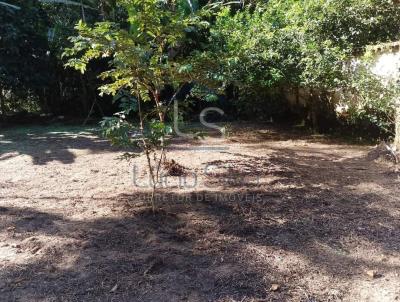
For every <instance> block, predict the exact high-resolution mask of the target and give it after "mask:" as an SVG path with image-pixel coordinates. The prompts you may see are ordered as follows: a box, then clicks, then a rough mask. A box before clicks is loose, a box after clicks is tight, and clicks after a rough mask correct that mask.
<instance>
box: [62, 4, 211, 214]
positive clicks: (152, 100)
mask: <svg viewBox="0 0 400 302" xmlns="http://www.w3.org/2000/svg"><path fill="white" fill-rule="evenodd" d="M185 2H186V1H185ZM120 4H121V5H123V7H124V8H125V10H126V12H127V14H128V19H127V22H128V23H129V29H125V28H121V26H120V25H119V24H116V23H112V22H99V23H96V24H95V26H94V27H90V26H88V25H87V24H85V23H84V22H82V21H81V22H79V24H78V25H77V26H76V29H77V30H78V33H79V35H78V36H76V37H73V38H71V41H72V42H73V44H74V46H73V48H70V49H67V50H66V51H65V56H68V57H70V59H69V61H68V63H67V64H66V65H67V66H70V67H73V68H75V69H77V70H80V71H81V72H82V73H84V72H85V70H86V66H87V64H88V63H89V62H91V61H93V60H95V59H99V58H108V60H109V64H110V69H109V70H107V71H105V72H103V73H101V74H100V77H101V78H102V79H104V80H105V81H107V84H104V85H103V86H101V87H100V94H110V95H113V96H114V97H115V98H116V99H119V100H120V101H121V109H122V111H121V112H119V113H117V114H115V116H114V117H111V118H107V119H105V120H104V121H103V123H102V125H103V128H104V134H105V135H106V136H107V137H108V138H110V139H111V141H112V142H113V143H114V144H117V145H120V146H125V147H131V148H133V147H135V146H138V145H139V146H140V147H141V148H142V149H143V151H144V153H145V155H146V158H147V163H148V169H149V174H150V176H151V179H152V186H153V190H152V197H151V203H152V207H153V210H154V208H155V205H154V192H155V190H156V187H157V185H158V182H159V171H160V166H161V164H162V161H163V160H164V159H165V143H166V142H165V138H166V136H167V135H168V134H169V133H170V132H171V128H170V127H169V126H168V125H167V124H166V111H167V108H168V105H169V104H170V102H171V100H163V99H162V97H161V92H162V90H163V88H164V87H165V85H167V84H168V85H172V86H174V87H175V89H178V86H179V84H180V83H182V82H185V81H186V80H190V79H191V77H190V74H189V73H188V71H189V68H187V66H185V65H183V64H182V63H181V62H183V61H184V59H186V60H187V52H185V50H184V48H183V46H184V43H185V41H186V40H187V39H188V38H187V33H188V32H190V31H193V30H195V29H196V26H198V25H200V26H202V25H205V24H204V23H202V22H199V19H198V18H197V16H196V15H195V14H193V13H192V12H190V13H187V11H186V10H185V9H184V5H180V4H182V3H180V1H171V2H165V1H158V0H129V1H128V0H122V1H120ZM132 112H137V113H138V116H139V122H138V123H134V122H132V120H130V119H129V117H130V116H131V114H132ZM135 133H136V134H137V133H139V134H138V135H135ZM156 150H159V151H160V152H159V155H158V157H156V156H155V155H154V160H153V161H155V163H153V162H152V157H151V154H152V153H154V154H155V152H156ZM132 156H135V154H134V153H127V154H126V157H127V158H130V157H132Z"/></svg>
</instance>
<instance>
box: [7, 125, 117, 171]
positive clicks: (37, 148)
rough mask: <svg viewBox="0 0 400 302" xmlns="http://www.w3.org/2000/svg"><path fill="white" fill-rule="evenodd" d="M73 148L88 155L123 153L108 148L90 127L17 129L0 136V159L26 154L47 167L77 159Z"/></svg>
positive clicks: (69, 162)
mask: <svg viewBox="0 0 400 302" xmlns="http://www.w3.org/2000/svg"><path fill="white" fill-rule="evenodd" d="M73 149H75V150H89V151H90V152H91V153H108V152H116V151H123V150H122V149H121V148H117V147H113V146H110V143H109V142H108V141H107V140H105V139H103V138H101V137H100V136H99V130H98V129H95V128H89V127H86V128H84V127H61V126H55V127H36V128H33V130H30V129H29V128H27V129H25V128H21V129H19V128H16V129H14V130H8V131H3V132H2V133H0V160H7V159H10V158H13V157H15V156H18V155H21V154H26V155H29V156H30V157H31V158H32V162H33V164H34V165H46V164H47V163H49V162H52V161H58V162H61V163H63V164H71V163H73V162H74V161H75V158H76V155H75V154H74V153H73V152H72V151H71V150H73Z"/></svg>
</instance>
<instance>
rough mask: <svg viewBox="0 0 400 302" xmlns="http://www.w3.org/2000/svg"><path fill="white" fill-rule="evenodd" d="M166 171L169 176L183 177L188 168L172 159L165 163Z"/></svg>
mask: <svg viewBox="0 0 400 302" xmlns="http://www.w3.org/2000/svg"><path fill="white" fill-rule="evenodd" d="M164 170H165V171H166V173H167V175H169V176H182V175H185V174H186V170H187V168H186V167H184V166H182V165H180V164H178V163H177V162H176V161H174V160H173V159H171V160H166V161H165V162H164Z"/></svg>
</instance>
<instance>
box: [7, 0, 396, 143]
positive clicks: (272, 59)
mask: <svg viewBox="0 0 400 302" xmlns="http://www.w3.org/2000/svg"><path fill="white" fill-rule="evenodd" d="M399 17H400V6H399V5H398V4H397V2H396V1H393V0H346V1H343V0H332V1H323V0H285V1H283V0H270V1H238V2H236V1H233V2H226V3H224V2H217V1H208V2H207V1H194V0H191V1H190V0H180V1H179V0H176V1H161V0H152V1H150V0H146V1H135V0H131V1H128V0H119V1H115V0H85V1H80V2H79V1H77V2H74V1H63V0H59V1H46V0H42V1H39V0H15V1H11V0H9V1H7V3H6V2H1V3H0V62H1V63H0V100H1V116H2V120H3V121H4V120H8V121H9V122H10V121H17V122H24V121H29V120H31V119H33V118H35V117H36V116H38V115H40V114H41V115H42V116H43V115H46V116H52V117H55V116H60V115H63V116H68V117H71V118H81V119H84V118H86V117H87V116H88V115H91V116H92V117H102V116H103V117H104V116H111V115H113V114H114V113H116V112H121V108H120V107H119V106H120V105H121V104H122V106H123V108H122V110H123V111H124V114H125V115H124V116H126V114H128V115H129V114H131V113H133V112H135V110H136V109H135V108H136V107H137V99H138V98H141V99H142V100H143V101H147V100H149V101H154V103H152V104H153V105H148V104H150V103H146V104H147V105H146V104H145V105H144V106H145V109H149V110H150V112H151V110H153V115H152V114H151V113H150V116H151V117H154V116H158V117H160V122H164V120H168V119H169V109H168V106H169V105H170V104H171V102H172V100H173V99H174V98H179V99H181V100H185V104H186V105H185V108H186V109H185V112H184V113H183V114H182V117H184V118H187V119H188V118H189V119H190V118H191V116H192V115H193V113H195V112H196V113H197V112H198V109H199V108H201V107H204V106H206V105H207V104H208V103H209V102H214V105H215V106H218V107H221V108H222V109H223V110H224V111H225V112H227V113H228V115H227V116H228V118H229V119H232V120H234V119H246V120H261V121H270V120H271V119H272V120H280V121H286V122H289V123H291V124H299V123H300V124H302V125H305V126H308V127H310V128H313V129H314V130H315V131H332V130H334V129H338V127H348V126H351V127H348V128H347V129H353V130H354V129H361V130H362V132H364V134H368V135H370V134H374V135H377V136H382V137H387V136H390V135H392V134H393V133H394V129H395V112H396V110H395V102H394V96H395V94H396V93H397V87H396V85H389V86H385V85H383V84H381V82H380V81H379V79H377V78H376V77H375V76H374V75H372V74H371V73H370V72H369V71H368V68H366V65H367V63H365V64H361V67H360V66H358V67H354V66H352V64H351V62H352V61H353V60H354V59H355V58H361V57H363V56H364V55H365V53H366V50H367V47H368V46H369V45H376V44H380V43H385V42H390V41H397V40H398V39H399V30H398V20H399ZM69 37H73V38H69ZM65 65H68V66H72V67H75V69H76V70H73V69H71V68H65ZM355 68H356V69H358V70H359V71H358V72H355ZM293 96H294V99H295V101H293V100H292V101H290V99H291V98H293ZM354 96H357V97H354ZM382 96H384V97H382ZM116 100H119V101H121V100H122V102H119V104H120V105H117V104H116V103H117V102H115V101H116ZM214 105H213V106H214ZM339 105H340V106H341V108H345V110H344V111H343V110H342V111H340V112H339V113H338V111H337V107H338V106H339ZM126 110H128V112H127V111H126ZM136 111H137V110H136ZM33 114H34V115H33ZM115 121H116V120H114V122H115ZM353 130H352V131H353ZM366 130H368V131H366Z"/></svg>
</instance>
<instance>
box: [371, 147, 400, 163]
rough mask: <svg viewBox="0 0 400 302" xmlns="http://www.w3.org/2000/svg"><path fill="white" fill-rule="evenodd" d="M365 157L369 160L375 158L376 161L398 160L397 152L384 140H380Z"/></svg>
mask: <svg viewBox="0 0 400 302" xmlns="http://www.w3.org/2000/svg"><path fill="white" fill-rule="evenodd" d="M367 158H368V159H369V160H376V161H387V162H394V163H396V164H397V163H398V162H399V154H398V152H396V151H395V150H394V148H392V147H391V146H389V145H388V144H386V143H385V142H381V143H380V144H379V145H377V146H376V147H375V148H373V149H372V150H371V151H369V152H368V154H367Z"/></svg>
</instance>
